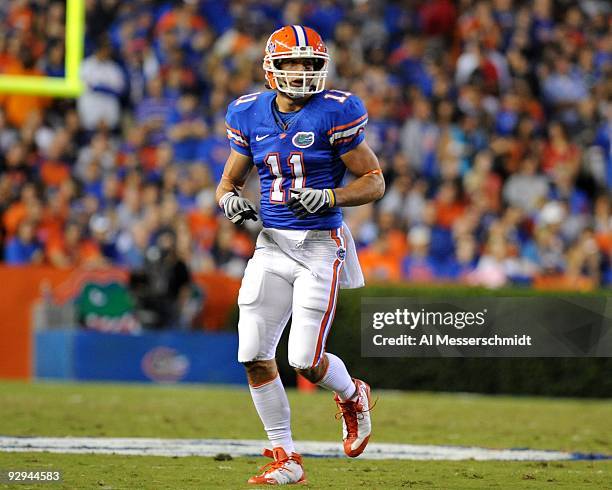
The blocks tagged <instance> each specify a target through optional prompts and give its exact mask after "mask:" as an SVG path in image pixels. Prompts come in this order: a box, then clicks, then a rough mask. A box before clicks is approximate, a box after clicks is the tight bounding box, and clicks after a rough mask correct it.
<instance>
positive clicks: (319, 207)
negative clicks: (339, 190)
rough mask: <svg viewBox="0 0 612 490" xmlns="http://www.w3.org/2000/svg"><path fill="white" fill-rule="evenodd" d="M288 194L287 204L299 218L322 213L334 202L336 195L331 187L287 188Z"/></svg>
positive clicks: (332, 205)
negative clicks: (289, 197)
mask: <svg viewBox="0 0 612 490" xmlns="http://www.w3.org/2000/svg"><path fill="white" fill-rule="evenodd" d="M289 195H290V196H291V199H289V201H288V202H287V206H289V209H290V210H291V212H292V213H293V214H294V215H295V216H296V217H297V218H299V219H304V218H306V217H307V216H308V215H309V214H322V213H324V212H325V211H327V210H328V209H329V208H332V207H334V205H335V204H336V195H335V194H334V191H333V190H331V189H309V188H308V187H306V188H302V189H289Z"/></svg>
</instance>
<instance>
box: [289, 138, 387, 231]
mask: <svg viewBox="0 0 612 490" xmlns="http://www.w3.org/2000/svg"><path fill="white" fill-rule="evenodd" d="M340 158H341V159H342V161H343V162H344V165H346V168H348V169H349V171H350V172H352V173H353V174H354V175H355V176H356V177H357V178H356V179H355V180H354V181H352V182H351V183H349V184H348V185H347V186H346V187H338V188H336V189H311V188H302V189H290V190H289V192H290V193H291V199H289V202H288V203H287V205H288V206H289V209H291V211H292V212H293V214H294V215H295V216H296V217H298V218H300V219H304V218H306V217H307V216H308V215H309V214H314V213H324V212H326V211H327V210H328V209H329V208H333V207H336V206H360V205H362V204H366V203H369V202H372V201H376V200H377V199H380V198H381V197H383V195H384V193H385V179H384V178H383V175H382V170H381V169H380V165H379V163H378V158H376V155H375V154H374V152H373V151H372V149H371V148H370V147H369V146H368V144H367V143H366V142H365V141H361V143H359V144H357V146H355V147H354V148H353V149H352V150H349V151H347V152H346V153H344V154H342V156H341V157H340Z"/></svg>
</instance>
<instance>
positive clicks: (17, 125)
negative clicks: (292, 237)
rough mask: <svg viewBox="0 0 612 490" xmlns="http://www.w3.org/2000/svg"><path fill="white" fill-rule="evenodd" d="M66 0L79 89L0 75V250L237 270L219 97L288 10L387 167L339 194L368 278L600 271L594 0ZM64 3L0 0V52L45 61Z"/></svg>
mask: <svg viewBox="0 0 612 490" xmlns="http://www.w3.org/2000/svg"><path fill="white" fill-rule="evenodd" d="M85 3H86V15H87V26H86V32H87V37H86V43H85V49H86V58H85V60H84V62H83V64H82V67H81V76H82V79H83V81H84V84H85V91H84V92H83V94H82V95H81V96H80V97H79V98H78V99H77V100H76V101H75V100H65V99H47V98H44V97H34V96H24V95H13V94H0V169H1V170H0V213H1V223H2V235H1V247H0V250H1V251H2V260H3V261H4V262H5V263H8V264H24V263H48V264H52V265H54V266H56V267H71V266H75V265H85V264H101V263H109V264H116V265H120V266H124V267H128V268H130V269H132V270H139V269H143V268H146V267H147V266H148V264H149V263H151V261H155V260H156V257H159V256H160V255H163V256H168V255H170V256H172V257H175V259H174V260H178V261H180V263H181V264H184V265H185V267H186V268H187V269H188V270H191V271H195V272H200V271H204V272H208V271H222V272H224V273H227V274H229V275H233V276H236V277H240V276H241V275H242V272H243V270H244V267H245V265H246V261H247V260H248V258H249V257H250V255H251V254H252V251H253V237H254V235H255V233H256V232H257V228H256V226H255V227H251V228H248V229H245V228H238V227H236V226H234V225H233V224H232V223H230V222H229V221H228V220H226V219H224V218H223V216H222V215H221V214H220V212H219V209H218V207H217V205H216V203H215V200H214V190H215V187H216V183H217V182H218V180H219V178H220V176H221V173H222V169H223V165H224V163H225V160H226V158H227V156H228V154H229V145H228V143H227V141H226V136H225V127H224V116H225V110H226V107H227V104H228V103H229V102H230V101H231V100H233V99H234V98H236V97H238V96H240V95H242V94H245V93H250V92H255V91H259V90H262V89H263V71H262V69H261V61H262V56H263V46H264V44H265V41H266V39H267V37H268V36H269V34H270V33H271V32H272V31H273V30H274V29H275V28H278V27H280V26H282V25H285V24H304V25H307V26H310V27H312V28H314V29H315V30H317V31H318V32H319V33H320V34H321V35H322V36H323V38H324V39H325V41H326V42H327V44H328V48H329V50H330V54H331V57H332V65H331V73H330V76H329V79H328V86H327V88H337V89H341V90H349V91H351V92H353V93H355V94H357V95H359V96H360V97H361V98H362V99H363V100H364V102H365V104H366V106H367V109H368V112H369V121H370V122H369V125H368V129H367V131H366V134H367V141H368V143H369V144H370V146H371V147H372V148H373V150H374V151H375V152H376V154H377V155H378V158H379V160H380V162H381V165H382V167H383V169H384V173H385V178H386V181H387V193H386V195H385V197H384V198H383V199H382V200H381V201H379V202H377V203H375V204H373V205H368V206H361V207H359V208H352V209H347V210H345V219H346V221H347V223H348V224H349V226H350V227H351V229H352V231H353V233H354V235H355V239H356V242H357V244H358V246H359V254H360V259H361V262H362V266H363V268H364V272H365V274H366V277H367V279H369V280H370V281H371V282H374V281H410V282H421V283H423V282H424V283H430V282H462V283H467V284H480V285H485V286H489V287H498V286H502V285H506V284H526V285H531V284H533V285H536V286H538V287H551V288H571V289H592V288H595V287H598V286H605V285H610V284H612V267H611V262H612V202H611V193H610V189H612V9H611V7H610V4H609V3H608V2H606V1H598V0H586V1H580V2H577V1H564V0H557V1H554V2H553V1H552V0H534V1H512V0H490V1H473V0H458V1H456V2H451V1H450V0H429V1H418V0H414V1H382V0H380V1H377V0H341V1H331V0H314V1H301V0H289V1H284V0H283V1H281V0H268V1H256V0H244V1H219V0H184V1H175V2H172V1H153V0H133V1H130V2H121V1H119V0H86V2H85ZM64 18H65V2H58V1H53V0H13V1H11V2H2V3H0V70H1V71H2V72H4V73H6V74H25V75H46V76H52V77H62V76H63V75H64V68H63V62H64V50H65V44H64V37H65V29H64ZM246 192H247V194H249V195H250V197H252V198H253V199H257V195H256V194H257V181H256V177H255V178H254V179H251V180H250V182H249V185H248V186H247V190H246ZM169 248H170V249H171V250H168V249H169ZM160 250H161V252H162V253H161V254H160Z"/></svg>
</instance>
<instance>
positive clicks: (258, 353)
mask: <svg viewBox="0 0 612 490" xmlns="http://www.w3.org/2000/svg"><path fill="white" fill-rule="evenodd" d="M262 322H263V320H262V319H261V318H259V316H258V315H255V314H252V313H251V312H248V311H243V310H241V312H240V320H238V362H241V363H246V362H251V361H256V360H258V359H261V358H262V357H263V358H264V359H265V357H266V356H265V354H266V353H265V352H262V348H261V347H262V346H261V339H260V336H259V332H260V330H261V323H262ZM269 357H270V358H271V357H274V355H273V354H272V355H270V356H269Z"/></svg>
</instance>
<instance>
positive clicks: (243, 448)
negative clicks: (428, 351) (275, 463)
mask: <svg viewBox="0 0 612 490" xmlns="http://www.w3.org/2000/svg"><path fill="white" fill-rule="evenodd" d="M268 446H269V442H268V441H257V440H239V439H154V438H106V437H0V451H5V452H26V451H34V452H38V451H48V452H52V453H80V454H84V453H93V454H122V455H135V456H215V455H217V454H219V453H228V454H231V455H232V456H234V457H237V456H251V457H253V456H260V455H261V451H262V449H263V448H264V447H268ZM296 450H297V451H298V452H300V453H301V454H302V455H304V456H310V457H325V458H340V457H342V458H344V457H346V456H345V455H344V452H343V450H342V446H341V444H340V443H339V442H338V443H335V442H317V441H301V442H297V443H296ZM360 459H408V460H455V461H459V460H467V459H475V460H478V461H487V460H489V461H491V460H496V461H561V460H570V459H576V455H575V454H573V453H567V452H560V451H542V450H534V449H486V448H482V447H461V446H433V445H413V444H384V443H372V444H369V445H368V447H367V449H366V450H365V451H364V453H363V454H362V455H361V456H360Z"/></svg>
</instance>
